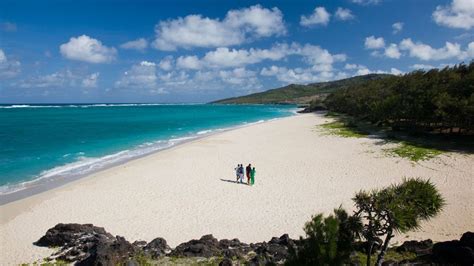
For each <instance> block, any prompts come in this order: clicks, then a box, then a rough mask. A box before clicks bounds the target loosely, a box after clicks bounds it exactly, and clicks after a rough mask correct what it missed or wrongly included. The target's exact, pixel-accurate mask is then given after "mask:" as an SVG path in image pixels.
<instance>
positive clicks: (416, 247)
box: [396, 239, 433, 255]
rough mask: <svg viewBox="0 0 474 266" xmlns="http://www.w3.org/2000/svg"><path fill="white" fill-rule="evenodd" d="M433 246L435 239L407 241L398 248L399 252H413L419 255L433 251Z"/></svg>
mask: <svg viewBox="0 0 474 266" xmlns="http://www.w3.org/2000/svg"><path fill="white" fill-rule="evenodd" d="M432 247H433V241H432V240H431V239H427V240H423V241H415V240H413V241H405V242H403V244H402V245H401V246H399V247H397V248H396V251H397V252H413V253H416V254H417V255H426V254H429V253H431V248H432Z"/></svg>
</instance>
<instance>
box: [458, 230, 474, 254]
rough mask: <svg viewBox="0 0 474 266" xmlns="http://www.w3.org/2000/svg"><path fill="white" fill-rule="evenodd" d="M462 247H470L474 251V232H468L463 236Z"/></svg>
mask: <svg viewBox="0 0 474 266" xmlns="http://www.w3.org/2000/svg"><path fill="white" fill-rule="evenodd" d="M459 241H461V245H463V246H465V247H470V248H471V249H472V250H474V233H473V232H466V233H464V234H462V236H461V239H460V240H459Z"/></svg>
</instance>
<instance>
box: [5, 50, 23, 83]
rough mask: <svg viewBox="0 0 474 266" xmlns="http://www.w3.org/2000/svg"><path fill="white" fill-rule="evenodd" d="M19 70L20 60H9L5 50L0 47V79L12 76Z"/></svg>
mask: <svg viewBox="0 0 474 266" xmlns="http://www.w3.org/2000/svg"><path fill="white" fill-rule="evenodd" d="M20 71H21V64H20V61H17V60H9V59H8V58H7V56H6V55H5V52H4V51H3V50H2V49H0V79H7V78H13V77H15V76H17V75H18V74H19V73H20Z"/></svg>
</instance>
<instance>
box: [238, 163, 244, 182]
mask: <svg viewBox="0 0 474 266" xmlns="http://www.w3.org/2000/svg"><path fill="white" fill-rule="evenodd" d="M239 179H240V183H243V181H244V165H242V164H241V165H240V167H239Z"/></svg>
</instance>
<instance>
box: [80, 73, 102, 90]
mask: <svg viewBox="0 0 474 266" xmlns="http://www.w3.org/2000/svg"><path fill="white" fill-rule="evenodd" d="M99 75H100V73H99V72H96V73H92V74H90V75H88V76H86V77H85V78H84V79H83V80H82V87H84V88H95V87H97V80H98V79H99Z"/></svg>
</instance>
